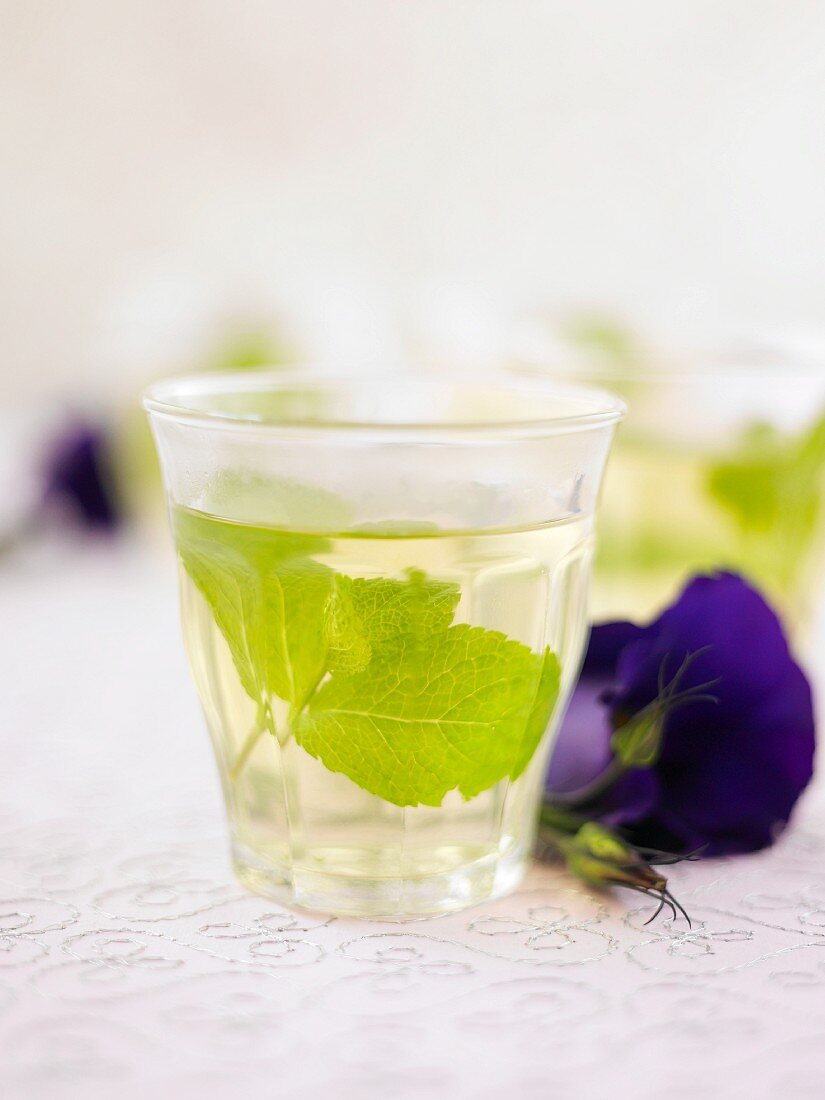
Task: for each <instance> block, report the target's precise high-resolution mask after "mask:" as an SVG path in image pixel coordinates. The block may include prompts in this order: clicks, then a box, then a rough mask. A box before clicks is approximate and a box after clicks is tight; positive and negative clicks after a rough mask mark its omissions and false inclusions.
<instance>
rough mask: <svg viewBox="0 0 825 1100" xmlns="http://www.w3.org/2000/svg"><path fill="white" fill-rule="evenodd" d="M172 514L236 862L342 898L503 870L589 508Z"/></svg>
mask: <svg viewBox="0 0 825 1100" xmlns="http://www.w3.org/2000/svg"><path fill="white" fill-rule="evenodd" d="M173 525H174V531H175V539H176V544H177V549H178V554H179V557H180V567H181V568H180V572H181V584H182V613H183V622H184V632H185V638H186V644H187V651H188V654H189V659H190V662H191V665H192V668H193V671H194V676H195V680H196V683H197V687H198V691H199V694H200V696H201V700H202V703H203V707H204V710H205V713H206V717H207V721H208V724H209V728H210V732H211V735H212V739H213V743H214V746H215V751H216V753H217V756H218V760H219V765H220V769H221V774H222V778H223V783H224V793H225V797H226V802H227V807H228V812H229V819H230V825H231V829H232V836H233V847H234V854H235V860H236V866H237V869H238V873H239V874H240V876H241V877H242V878H243V879H244V880H246V881H247V882H248V883H249V884H250V885H251V886H253V887H254V888H255V889H258V890H263V891H265V892H271V893H276V894H278V893H279V890H278V887H279V886H282V887H283V888H284V890H285V891H286V892H287V893H288V895H289V897H290V898H291V899H292V900H295V901H297V902H299V903H301V904H305V905H307V906H309V907H314V908H322V909H330V908H332V909H333V910H334V911H338V912H353V913H356V912H357V913H364V912H374V913H376V914H388V913H393V912H407V913H409V912H428V911H437V910H440V909H441V908H442V907H443V900H442V894H446V893H449V894H450V895H451V896H452V897H453V898H454V899H455V907H458V906H459V905H466V904H469V903H472V902H473V901H474V900H476V898H481V897H487V896H490V894H491V893H499V892H503V891H504V890H507V889H510V888H512V886H513V885H514V884H515V882H517V881H518V878H519V877H520V874H521V870H522V867H523V863H524V860H525V858H526V856H527V855H528V854H529V851H530V848H531V845H532V840H533V828H534V822H533V813H532V811H531V809H530V808H529V807H532V806H534V805H535V796H536V790H537V788H538V786H539V785H540V784H541V781H542V777H543V772H544V768H545V766H546V758H547V753H548V751H549V747H550V740H551V738H552V733H553V731H554V729H555V726H556V724H557V722H558V719H559V717H560V712H561V709H562V705H563V703H564V701H565V700H566V698H567V695H568V693H569V690H570V687H571V686H572V681H573V680H574V679H575V676H576V674H577V672H578V665H579V661H580V657H581V651H582V646H583V640H584V629H585V603H586V582H587V575H588V562H589V557H590V554H591V534H590V531H591V519H590V517H586V518H584V517H577V516H574V517H572V518H568V519H565V520H562V521H559V522H555V523H550V524H547V525H544V526H541V527H534V528H531V529H526V530H494V531H479V532H467V533H446V532H442V531H439V530H437V529H431V528H430V527H429V526H427V525H415V524H406V525H405V524H403V523H392V522H387V523H382V524H373V525H368V526H367V527H365V528H363V529H356V530H348V531H346V532H344V533H341V534H338V535H318V534H312V533H302V532H298V531H294V530H281V529H278V528H275V527H259V526H252V525H249V524H244V523H237V522H233V521H229V520H226V519H221V518H218V517H215V516H212V515H208V514H205V513H202V512H197V511H193V510H189V509H183V508H177V509H175V510H174V512H173ZM462 876H463V877H462ZM457 880H460V881H461V882H466V888H463V887H461V888H459V889H458V890H457V889H456V881H457ZM342 884H343V886H342ZM439 884H441V887H446V886H447V885H448V884H449V890H447V889H441V888H440V886H439ZM462 889H463V894H462ZM328 896H329V897H334V898H335V899H336V900H335V903H334V905H333V906H331V905H330V904H329V902H328V901H327V900H325V899H327V897H328Z"/></svg>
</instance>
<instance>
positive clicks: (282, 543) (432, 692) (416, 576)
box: [175, 510, 560, 806]
mask: <svg viewBox="0 0 825 1100" xmlns="http://www.w3.org/2000/svg"><path fill="white" fill-rule="evenodd" d="M175 533H176V538H177V542H178V551H179V554H180V558H181V561H182V563H183V566H184V568H185V569H186V571H187V573H188V574H189V576H190V577H191V578H192V581H193V583H194V584H195V585H196V587H197V588H198V590H199V592H200V593H201V595H202V596H203V597H204V599H205V600H206V602H207V604H208V605H209V607H210V609H211V611H212V614H213V615H214V618H215V622H216V625H217V626H218V629H219V630H220V632H221V634H222V635H223V637H224V638H225V640H226V643H227V645H228V647H229V652H230V654H231V656H232V661H233V663H234V665H235V668H236V669H237V672H238V676H239V679H240V682H241V684H242V686H243V688H244V691H245V692H246V693H247V695H249V697H250V698H251V699H252V700H253V701H254V702H255V703H256V705H257V713H258V721H257V723H256V727H255V728H254V729H253V730H252V731H251V733H250V736H249V738H248V739H247V742H246V744H245V745H244V747H243V748H242V750H241V756H240V758H239V760H238V761H236V764H235V768H234V769H233V770H234V771H235V773H236V774H237V772H239V770H240V767H242V766H243V763H244V762H245V760H246V758H247V757H248V755H249V753H250V752H251V749H252V747H254V744H255V743H256V741H257V739H258V737H260V736H262V735H263V733H264V732H265V731H267V730H269V732H271V733H273V734H275V735H276V736H277V737H278V739H279V740H280V741H281V742H282V743H283V742H285V741H286V740H287V739H288V738H289V737H291V736H294V737H295V740H296V742H297V743H298V744H299V745H301V747H302V748H304V749H305V751H306V752H308V753H309V754H310V755H312V756H315V757H317V758H318V759H319V760H320V761H321V763H322V764H323V765H324V766H325V767H326V768H328V769H329V770H330V771H336V772H341V773H343V774H344V775H346V776H348V777H349V778H350V779H351V780H352V781H353V782H354V783H356V784H358V786H360V787H362V788H363V789H364V790H367V791H369V792H371V793H372V794H375V795H377V796H378V797H379V798H383V799H384V800H385V801H387V802H391V803H394V804H395V805H398V806H416V805H419V804H424V805H429V806H438V805H440V804H441V802H442V801H443V798H444V796H445V795H446V794H447V793H448V792H449V791H452V790H458V791H459V792H460V793H461V794H462V795H463V796H464V798H467V799H469V798H472V797H474V796H475V795H476V794H479V793H480V792H481V791H484V790H487V789H489V788H490V787H492V786H494V785H495V784H496V783H498V782H499V781H500V780H502V779H504V778H505V777H507V776H509V777H510V778H512V779H516V778H518V776H519V775H520V774H521V773H522V772H523V771H524V769H525V768H526V767H527V765H528V763H529V761H530V759H531V758H532V756H533V753H534V752H535V750H536V747H537V746H538V743H539V741H540V740H541V738H542V736H543V734H544V731H545V730H546V728H547V724H548V722H549V720H550V717H551V715H552V712H553V709H554V707H555V704H556V701H557V699H558V693H559V681H560V668H559V663H558V660H557V659H556V656H555V654H554V653H553V652H552V651H551V650H550V649H549V648H548V649H545V650H544V652H543V653H541V654H538V653H535V652H534V651H533V650H531V649H529V648H528V647H527V646H525V645H522V644H521V643H520V642H517V641H515V640H513V639H511V638H508V637H507V636H506V635H504V634H502V633H500V632H498V631H493V630H485V629H483V628H481V627H471V626H468V625H466V624H463V623H459V624H454V623H453V618H454V615H455V611H456V608H457V605H458V602H459V598H460V590H459V588H458V586H457V585H455V584H451V583H448V582H443V581H437V580H434V579H431V578H429V577H427V576H426V575H425V574H424V573H422V572H421V571H420V570H410V571H409V572H408V574H407V576H406V578H405V579H403V580H400V579H393V578H366V579H365V578H351V577H347V576H345V575H343V574H340V573H336V572H334V571H333V570H332V569H330V568H328V567H327V566H325V565H322V564H320V563H318V562H317V561H315V560H314V556H315V555H317V554H318V553H320V552H323V551H324V550H325V549H327V548H328V544H327V543H326V541H325V540H324V539H323V538H321V537H316V536H294V535H290V534H282V533H279V532H274V531H272V530H266V529H258V528H252V527H243V526H240V525H235V524H229V523H225V522H221V521H219V520H214V519H211V518H209V517H206V516H202V515H197V514H195V513H192V512H184V511H182V510H181V511H179V512H178V513H177V514H176V517H175ZM273 696H276V697H277V698H279V699H281V700H283V701H284V702H287V703H289V704H290V707H289V716H290V717H289V728H288V729H280V730H276V729H275V726H274V719H273V712H272V705H271V701H272V697H273Z"/></svg>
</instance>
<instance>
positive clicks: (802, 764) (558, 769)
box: [547, 573, 814, 855]
mask: <svg viewBox="0 0 825 1100" xmlns="http://www.w3.org/2000/svg"><path fill="white" fill-rule="evenodd" d="M691 654H693V655H694V656H693V659H692V661H690V662H689V667H687V668H686V669H685V670H684V674H683V675H682V676H681V677H680V681H679V685H678V686H679V689H680V691H681V690H682V689H687V690H688V691H689V690H691V689H693V690H694V691H696V692H698V691H699V690H700V688H703V687H705V686H706V685H709V684H710V683H712V685H713V686H708V687H707V691H709V692H712V694H713V695H714V696H715V697H716V699H715V701H711V700H709V699H708V698H707V695H706V694H703V695H701V696H700V697H699V698H694V699H691V700H689V701H687V702H686V703H685V704H684V705H680V706H678V707H675V708H673V709H672V710H670V711H669V712H668V713H666V714H664V715H663V717H662V720H661V723H660V726H659V734H660V735H659V737H658V738H657V749H656V752H655V753H654V756H655V759H654V760H653V761H652V766H650V767H629V768H628V767H623V766H622V764H621V762H620V761H619V760H618V759H617V757H616V755H615V754H614V751H613V748H611V739H613V738H614V734H615V732H616V731H617V730H619V729H620V728H625V729H627V728H628V727H627V723H628V719H630V718H631V717H632V716H634V715H638V714H639V712H640V711H642V710H643V708H646V707H647V708H650V705H651V704H654V701H655V700H657V698H661V686H662V680H663V679H667V677H672V676H674V675H675V674H676V672H677V669H678V668H679V666H680V664H681V662H682V661H683V660H684V659H685V658H686V657H688V656H689V655H691ZM663 669H664V670H665V672H666V675H665V676H662V670H663ZM654 705H655V704H654ZM613 745H614V748H615V745H616V742H615V740H614V743H613ZM813 757H814V714H813V705H812V700H811V690H810V686H809V684H808V681H807V679H806V677H805V674H804V673H803V672H802V670H801V669H800V667H799V666H798V665H797V664H796V662H795V661H794V659H793V657H792V656H791V654H790V652H789V650H788V645H787V642H786V640H785V637H784V634H783V632H782V627H781V625H780V623H779V620H778V619H777V617H776V615H775V614H774V613H773V611H772V610H771V609H770V607H768V605H767V604H766V603H765V601H764V600H763V599H762V597H761V596H760V595H759V593H758V592H756V591H755V590H754V589H753V588H751V587H750V585H748V584H747V583H746V582H745V581H744V580H743V579H742V578H741V577H739V576H736V575H735V574H732V573H719V574H716V575H714V576H701V577H696V578H695V579H694V580H692V581H691V582H690V583H689V584H688V585H687V587H686V588H685V589H684V591H683V592H682V594H681V596H680V597H679V598H678V599H677V601H676V602H675V603H674V604H673V605H672V606H671V607H670V608H669V609H668V610H666V611H665V612H664V613H663V614H662V615H661V616H660V617H659V618H658V619H656V620H655V621H654V622H652V623H651V624H650V625H649V626H646V627H639V626H635V625H633V624H632V623H609V624H606V625H604V626H597V627H595V628H594V629H593V632H592V635H591V639H590V646H589V649H588V652H587V657H586V659H585V664H584V669H583V672H582V677H581V681H580V683H579V685H578V687H577V688H576V691H575V693H574V696H573V699H572V701H571V705H570V708H569V711H568V713H567V716H566V718H565V721H564V723H563V726H562V730H561V733H560V736H559V741H558V744H557V747H556V751H555V753H554V755H553V758H552V761H551V765H550V772H549V775H548V778H547V794H548V798H549V799H550V801H551V802H552V801H554V800H557V801H558V802H560V803H562V804H565V805H568V806H571V805H574V806H575V807H576V810H577V812H581V813H582V814H584V815H585V816H586V817H588V818H591V819H595V820H598V821H600V822H601V823H602V824H604V825H607V826H611V827H620V828H622V829H623V830H624V832H625V835H626V836H628V838H629V839H630V841H631V842H632V843H633V844H635V845H637V846H640V847H647V848H655V849H661V850H666V851H672V852H682V853H684V852H689V851H693V850H696V849H698V848H702V847H704V849H705V851H706V853H707V854H710V855H713V854H715V855H720V854H724V853H734V852H749V851H754V850H756V849H758V848H763V847H765V846H766V845H768V844H770V843H772V841H773V840H775V839H776V837H777V835H778V834H779V832H781V830H782V828H783V827H784V826H785V824H786V823H787V821H788V818H789V817H790V814H791V811H792V810H793V807H794V804H795V803H796V800H797V799H798V797H799V795H800V794H801V793H802V791H803V790H804V789H805V786H806V785H807V783H808V781H809V780H810V778H811V774H812V770H813Z"/></svg>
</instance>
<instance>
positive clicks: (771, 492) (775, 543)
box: [707, 417, 825, 587]
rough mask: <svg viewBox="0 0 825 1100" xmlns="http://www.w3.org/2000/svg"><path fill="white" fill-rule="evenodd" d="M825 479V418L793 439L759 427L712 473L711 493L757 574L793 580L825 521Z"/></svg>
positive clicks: (709, 475) (709, 480) (781, 580)
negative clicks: (824, 505) (824, 507)
mask: <svg viewBox="0 0 825 1100" xmlns="http://www.w3.org/2000/svg"><path fill="white" fill-rule="evenodd" d="M823 478H825V417H821V418H820V419H818V420H817V421H815V423H814V424H813V425H812V426H811V427H810V428H809V429H808V430H807V431H806V432H804V433H803V434H802V435H800V436H796V437H793V438H790V439H788V438H785V437H783V436H781V435H780V434H779V433H778V432H776V431H775V430H774V429H773V428H770V427H769V426H767V425H763V424H757V425H754V426H753V427H752V428H750V429H749V430H748V432H747V433H746V434H745V436H744V438H743V440H742V443H741V445H740V447H739V450H738V451H737V453H736V454H734V455H733V456H732V457H731V458H729V459H727V460H725V461H723V462H719V463H717V464H715V465H713V466H712V467H711V468H710V469H709V470H708V473H707V487H708V492H709V494H710V496H711V497H712V498H713V499H714V500H715V501H716V502H717V503H718V504H719V505H721V506H722V508H724V509H725V511H726V512H727V513H728V515H729V516H730V517H731V519H732V520H733V522H734V524H735V525H736V528H737V530H738V532H739V534H740V537H741V538H742V540H743V545H744V556H745V561H744V564H745V565H746V566H749V567H750V568H751V570H752V571H753V572H754V573H755V574H756V575H757V576H760V577H765V578H767V579H770V580H772V581H774V582H777V581H778V582H779V583H780V584H781V585H782V586H784V587H788V586H789V585H790V584H791V583H792V582H793V580H794V578H795V576H796V573H797V572H798V570H799V569H800V568H801V567H802V566H803V565H804V560H805V559H804V553H805V552H806V551H807V550H808V549H809V548H810V546H811V544H812V542H813V540H814V538H815V537H816V533H817V531H818V529H819V526H820V523H821V519H822V500H823V493H822V488H823Z"/></svg>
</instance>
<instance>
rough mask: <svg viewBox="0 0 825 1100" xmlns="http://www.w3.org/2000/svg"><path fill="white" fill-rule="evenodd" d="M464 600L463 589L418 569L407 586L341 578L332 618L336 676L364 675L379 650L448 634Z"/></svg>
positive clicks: (329, 634) (411, 573)
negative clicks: (409, 637)
mask: <svg viewBox="0 0 825 1100" xmlns="http://www.w3.org/2000/svg"><path fill="white" fill-rule="evenodd" d="M460 598H461V590H460V588H459V586H458V585H457V584H451V583H449V582H444V581H433V580H430V579H429V578H427V577H425V575H424V574H423V573H422V572H421V571H420V570H417V569H411V570H409V572H408V579H407V580H406V581H398V580H392V579H385V578H366V579H362V578H356V579H355V580H353V579H352V578H351V577H345V576H342V575H341V574H338V575H337V576H336V578H335V585H334V591H333V597H332V600H331V601H330V606H329V608H328V613H327V637H328V641H329V667H330V670H333V671H335V670H337V671H341V672H358V671H360V670H361V669H364V668H366V667H367V665H368V664H369V661H370V659H371V657H372V652H373V647H374V646H375V645H380V644H381V643H383V642H386V641H388V640H389V639H390V638H393V637H397V636H398V635H402V634H416V635H428V634H431V633H432V632H434V631H439V630H444V629H446V628H447V627H448V626H449V625H450V623H451V622H452V621H453V615H454V613H455V609H456V607H457V606H458V601H459V599H460Z"/></svg>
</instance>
